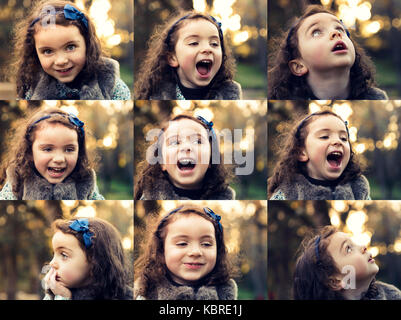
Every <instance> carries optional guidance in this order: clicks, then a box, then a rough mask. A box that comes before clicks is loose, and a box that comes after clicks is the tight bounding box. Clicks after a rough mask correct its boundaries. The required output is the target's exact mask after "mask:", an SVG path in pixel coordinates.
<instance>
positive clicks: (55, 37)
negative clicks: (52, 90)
mask: <svg viewBox="0 0 401 320" xmlns="http://www.w3.org/2000/svg"><path fill="white" fill-rule="evenodd" d="M35 27H36V26H35ZM36 28H38V30H37V31H36V33H35V35H34V39H35V48H36V53H37V55H38V57H39V61H40V64H41V66H42V68H43V70H44V71H45V72H46V73H47V74H49V75H50V76H52V77H54V78H56V79H57V80H58V81H60V82H63V83H69V82H72V81H73V80H74V79H75V78H76V76H77V75H78V74H79V73H80V72H81V70H82V69H83V67H84V66H85V63H86V45H85V39H84V37H83V36H82V35H81V33H80V31H79V29H78V28H77V27H76V26H74V25H70V26H62V25H54V26H51V27H50V26H49V27H36Z"/></svg>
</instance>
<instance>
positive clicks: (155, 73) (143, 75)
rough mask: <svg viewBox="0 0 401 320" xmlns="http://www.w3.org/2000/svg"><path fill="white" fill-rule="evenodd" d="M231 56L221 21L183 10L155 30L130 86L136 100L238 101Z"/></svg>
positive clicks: (238, 87)
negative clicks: (135, 80)
mask: <svg viewBox="0 0 401 320" xmlns="http://www.w3.org/2000/svg"><path fill="white" fill-rule="evenodd" d="M234 69H235V64H234V58H233V57H232V54H231V51H230V48H229V47H228V46H227V44H226V43H225V41H224V38H223V31H222V29H221V23H219V22H217V21H216V19H215V18H213V17H212V16H209V15H206V14H203V13H199V12H193V11H191V12H183V13H181V14H179V15H177V16H175V17H174V18H173V19H171V20H169V21H168V22H167V23H166V24H165V25H163V26H162V27H161V28H159V29H158V30H156V32H155V33H154V35H153V36H152V38H151V40H150V46H149V50H148V52H147V56H146V58H145V61H144V62H143V64H142V66H141V69H140V71H139V73H138V78H137V82H136V85H135V98H136V99H144V100H148V99H152V100H185V99H186V100H200V99H208V100H237V99H241V87H240V85H239V84H238V83H237V82H235V81H233V78H234Z"/></svg>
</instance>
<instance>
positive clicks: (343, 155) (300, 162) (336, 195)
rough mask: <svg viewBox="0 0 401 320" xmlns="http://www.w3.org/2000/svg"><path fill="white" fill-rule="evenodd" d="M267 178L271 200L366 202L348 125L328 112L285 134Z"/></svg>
mask: <svg viewBox="0 0 401 320" xmlns="http://www.w3.org/2000/svg"><path fill="white" fill-rule="evenodd" d="M284 132H285V134H284V138H285V140H284V142H283V143H282V144H281V147H280V150H279V155H278V162H277V164H276V166H275V168H274V170H273V174H272V176H271V177H270V178H269V179H268V190H267V191H268V196H269V197H270V200H354V199H355V200H368V199H370V195H369V183H368V181H367V179H366V178H365V177H364V176H363V175H362V173H361V172H362V170H361V167H360V165H359V164H358V162H357V159H356V157H357V156H356V154H354V152H353V151H352V148H351V143H350V141H349V133H348V127H347V123H346V122H344V121H343V120H342V119H341V117H340V116H338V115H337V114H335V113H334V112H332V111H331V110H322V111H319V112H315V113H312V114H310V115H308V116H306V117H303V118H301V120H298V121H296V122H295V125H293V126H292V128H290V129H288V130H285V131H284Z"/></svg>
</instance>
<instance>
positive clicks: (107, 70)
mask: <svg viewBox="0 0 401 320" xmlns="http://www.w3.org/2000/svg"><path fill="white" fill-rule="evenodd" d="M103 59H104V65H102V66H101V67H99V68H98V69H97V71H96V73H95V74H94V75H93V78H91V80H90V81H89V82H87V83H83V84H82V86H81V88H79V90H75V91H74V90H73V89H71V88H69V87H67V86H66V85H65V84H64V83H61V82H59V81H57V80H56V79H55V78H53V77H51V76H49V75H48V74H47V73H46V72H44V71H42V72H41V73H40V74H39V80H38V83H37V84H36V86H35V88H31V89H30V90H31V91H32V95H31V97H30V100H58V99H62V98H64V99H68V97H67V96H66V97H64V95H66V94H67V93H68V92H73V91H74V92H76V94H78V95H79V100H111V95H112V91H113V88H114V87H115V84H116V82H117V80H118V79H119V77H120V67H119V64H118V62H117V61H116V60H113V59H110V58H103Z"/></svg>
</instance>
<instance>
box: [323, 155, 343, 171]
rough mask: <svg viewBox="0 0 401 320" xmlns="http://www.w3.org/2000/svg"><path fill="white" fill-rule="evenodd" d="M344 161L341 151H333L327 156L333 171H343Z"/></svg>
mask: <svg viewBox="0 0 401 320" xmlns="http://www.w3.org/2000/svg"><path fill="white" fill-rule="evenodd" d="M342 160H343V154H342V152H340V151H333V152H330V153H329V154H328V155H327V163H328V164H329V167H330V168H331V169H333V170H339V169H341V164H342Z"/></svg>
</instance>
